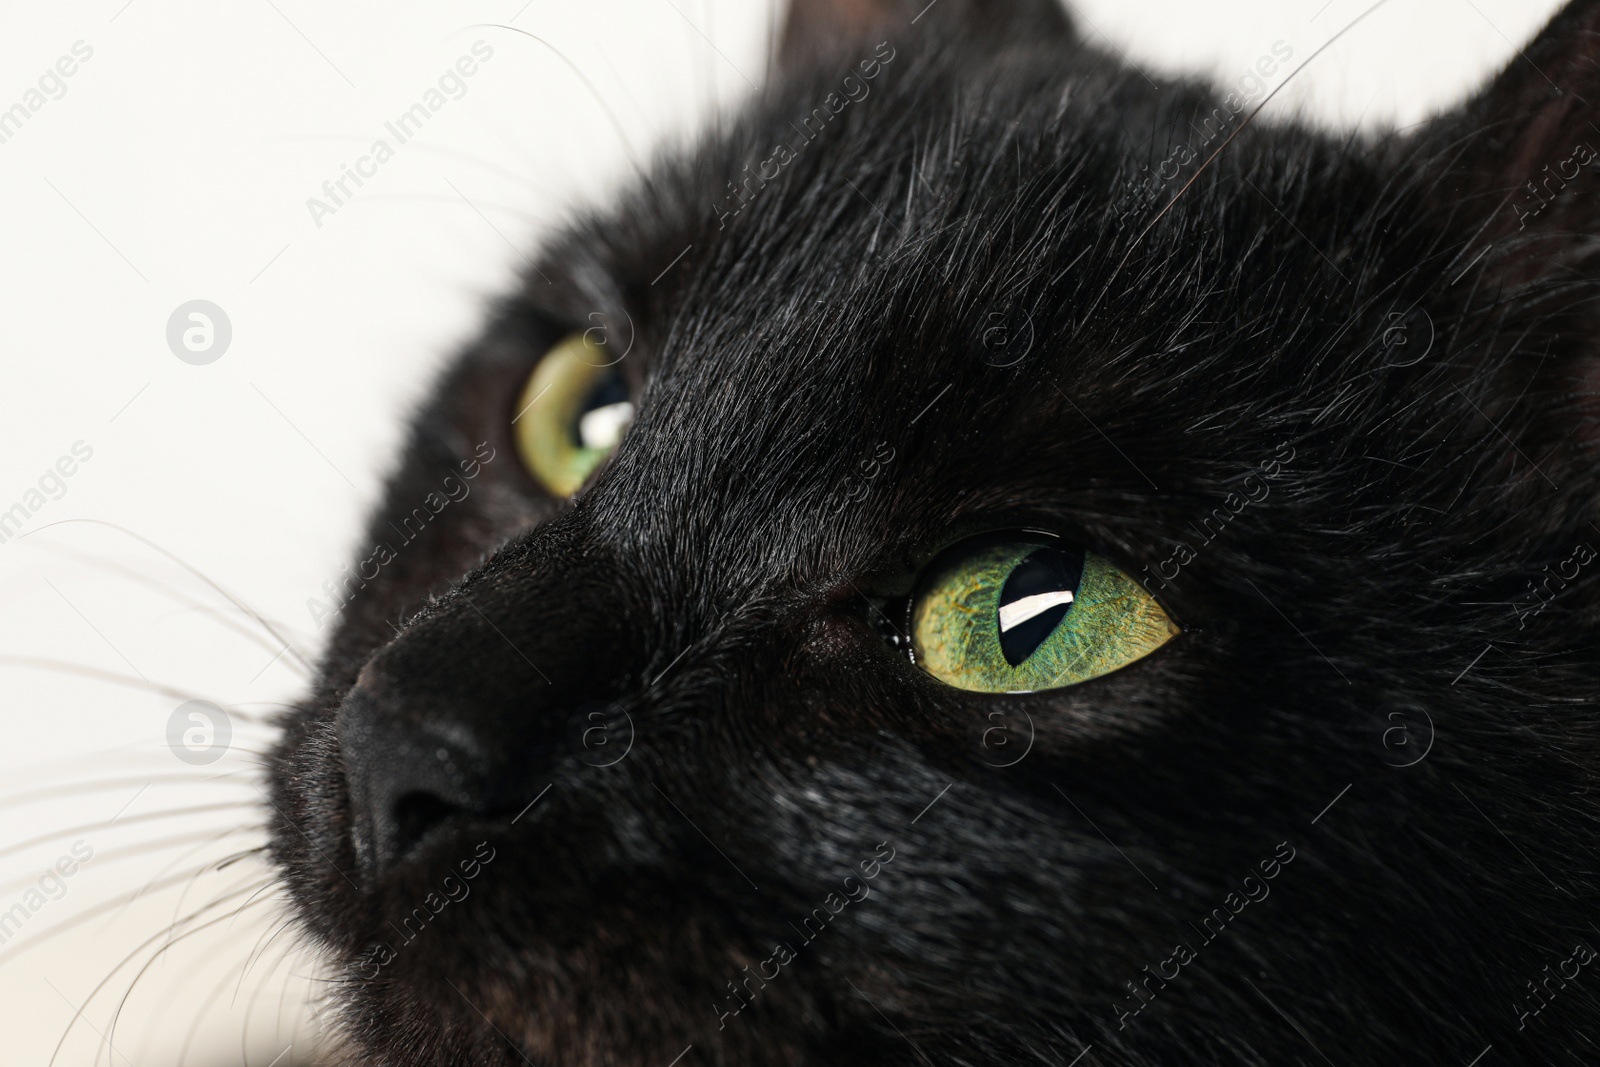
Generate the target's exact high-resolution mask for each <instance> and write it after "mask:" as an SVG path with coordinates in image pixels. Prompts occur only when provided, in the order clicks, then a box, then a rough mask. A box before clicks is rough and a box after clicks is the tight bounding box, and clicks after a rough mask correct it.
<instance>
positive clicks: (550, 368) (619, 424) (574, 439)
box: [512, 333, 633, 496]
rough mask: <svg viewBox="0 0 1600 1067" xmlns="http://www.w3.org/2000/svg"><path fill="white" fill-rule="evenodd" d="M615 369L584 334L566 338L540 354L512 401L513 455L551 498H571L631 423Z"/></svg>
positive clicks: (623, 388) (628, 403)
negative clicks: (514, 405) (514, 403)
mask: <svg viewBox="0 0 1600 1067" xmlns="http://www.w3.org/2000/svg"><path fill="white" fill-rule="evenodd" d="M614 364H615V360H610V359H608V357H607V355H606V353H605V352H604V351H603V350H602V349H601V348H600V347H599V345H598V344H597V343H595V342H594V341H592V340H591V339H590V337H589V334H588V333H574V334H570V335H568V336H567V337H565V338H563V339H562V340H561V341H560V342H559V343H558V344H556V345H555V346H554V347H552V348H551V349H550V351H549V352H547V353H545V356H544V358H543V359H542V360H540V361H539V365H538V366H537V367H535V368H534V370H533V373H532V374H531V375H530V376H529V377H528V383H527V385H525V386H524V387H523V390H522V396H521V397H520V398H519V399H518V400H517V411H518V413H517V415H516V417H515V418H514V419H513V420H512V428H513V430H514V431H515V434H516V440H517V448H518V451H519V452H521V454H522V460H523V462H524V463H526V464H527V466H528V470H529V471H531V472H532V473H533V476H534V477H535V478H537V479H539V481H540V482H541V483H543V485H544V487H545V488H546V489H548V490H549V491H550V492H551V493H552V494H554V495H556V496H571V495H572V494H573V493H576V492H577V491H578V489H579V488H581V487H582V485H583V483H584V482H585V481H586V480H587V479H588V477H589V475H590V474H592V473H593V472H594V470H595V468H596V467H598V466H600V464H601V463H603V462H605V460H606V457H608V456H610V455H611V453H612V452H614V451H616V448H617V444H618V442H619V441H620V440H621V439H622V435H623V433H624V431H626V430H627V428H628V424H629V422H630V421H632V419H633V404H632V402H631V400H630V399H629V397H628V390H627V385H626V383H625V382H624V381H623V379H622V376H621V374H620V373H619V372H618V371H617V369H616V367H615V365H614Z"/></svg>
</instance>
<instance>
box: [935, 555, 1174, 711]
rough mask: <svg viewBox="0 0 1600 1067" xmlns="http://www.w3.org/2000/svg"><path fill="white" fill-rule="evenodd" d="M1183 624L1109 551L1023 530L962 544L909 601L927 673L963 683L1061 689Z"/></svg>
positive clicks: (986, 688)
mask: <svg viewBox="0 0 1600 1067" xmlns="http://www.w3.org/2000/svg"><path fill="white" fill-rule="evenodd" d="M1178 632H1179V631H1178V627H1177V626H1176V625H1175V624H1174V623H1173V621H1172V620H1171V619H1170V618H1169V617H1168V616H1167V613H1166V612H1165V611H1163V610H1162V609H1161V605H1159V604H1157V603H1156V601H1155V598H1154V597H1152V596H1151V595H1150V594H1149V593H1147V592H1145V590H1144V588H1143V587H1142V586H1140V585H1139V583H1138V582H1136V581H1134V580H1133V579H1132V578H1130V577H1129V576H1128V575H1127V574H1126V573H1124V572H1123V571H1122V570H1121V569H1119V568H1118V567H1117V566H1116V565H1115V564H1113V563H1112V562H1111V561H1110V560H1108V559H1106V558H1105V557H1104V556H1100V555H1097V554H1096V553H1093V552H1088V551H1085V550H1083V549H1079V548H1074V547H1072V546H1069V545H1060V544H1053V543H1042V542H1041V540H1039V539H1033V538H1026V537H1023V536H1021V535H1018V536H1016V537H1010V538H1006V539H1003V540H999V541H996V540H994V539H991V538H985V539H983V540H982V541H979V542H976V543H968V544H966V545H959V546H957V547H956V548H955V549H953V550H951V551H950V552H947V553H946V554H945V555H944V556H943V557H942V558H941V559H939V560H936V561H935V562H934V564H933V565H932V566H931V567H930V569H929V572H928V575H927V576H926V577H925V578H924V580H923V582H922V583H921V586H920V589H919V591H918V593H917V594H916V595H915V596H914V597H913V598H912V604H911V642H912V647H913V649H914V650H915V652H916V661H917V663H918V664H919V665H920V666H921V667H922V668H923V670H925V671H927V672H928V673H929V674H931V675H933V676H934V677H935V678H937V679H939V680H940V681H941V682H944V683H946V684H948V685H952V686H955V687H956V688H958V689H968V690H974V691H977V692H984V693H1025V692H1035V691H1039V690H1045V689H1062V688H1066V687H1067V686H1072V685H1077V684H1078V683H1080V682H1086V681H1089V680H1090V679H1092V678H1098V677H1100V676H1101V675H1103V674H1110V673H1111V672H1112V671H1115V670H1120V669H1121V668H1123V667H1126V666H1127V665H1128V664H1130V663H1133V662H1134V661H1135V660H1139V659H1142V658H1144V657H1145V656H1148V655H1149V654H1150V653H1152V652H1154V651H1155V650H1156V649H1158V648H1160V647H1161V646H1162V645H1164V644H1166V643H1167V642H1168V641H1170V640H1171V639H1172V638H1173V637H1174V636H1176V635H1177V633H1178Z"/></svg>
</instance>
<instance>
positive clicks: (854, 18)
mask: <svg viewBox="0 0 1600 1067" xmlns="http://www.w3.org/2000/svg"><path fill="white" fill-rule="evenodd" d="M912 34H937V35H941V36H949V35H953V34H959V35H960V39H963V40H971V41H973V42H975V43H991V44H992V43H995V42H1002V41H1007V40H1011V41H1029V42H1039V41H1049V40H1052V39H1057V38H1059V39H1060V40H1061V41H1062V42H1063V43H1065V42H1066V41H1068V40H1070V39H1071V38H1072V24H1071V22H1070V21H1069V20H1068V18H1067V13H1066V9H1065V6H1064V5H1063V3H1062V0H933V2H932V3H929V2H928V0H790V3H789V13H788V16H787V17H786V18H785V19H784V23H783V36H782V38H781V40H780V43H779V46H778V65H779V66H780V67H783V68H790V67H796V66H801V65H804V64H806V63H809V62H812V61H815V60H816V59H819V58H821V57H823V56H826V55H829V54H832V53H834V52H837V51H838V50H839V49H840V48H842V47H845V46H847V45H848V44H850V43H851V42H852V41H859V40H864V39H867V38H871V39H872V40H873V41H874V42H876V41H880V40H886V41H888V43H889V44H891V45H898V44H899V43H900V42H901V41H903V40H907V39H909V37H910V35H912Z"/></svg>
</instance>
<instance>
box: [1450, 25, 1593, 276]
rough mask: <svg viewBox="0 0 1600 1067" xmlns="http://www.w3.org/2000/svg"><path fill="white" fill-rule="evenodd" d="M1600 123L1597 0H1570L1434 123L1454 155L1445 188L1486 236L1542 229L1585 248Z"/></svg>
mask: <svg viewBox="0 0 1600 1067" xmlns="http://www.w3.org/2000/svg"><path fill="white" fill-rule="evenodd" d="M1597 123H1600V0H1572V2H1571V3H1569V4H1568V5H1567V6H1566V7H1565V8H1563V9H1562V10H1561V11H1560V12H1559V13H1558V14H1557V15H1556V16H1555V17H1554V18H1553V19H1552V20H1551V21H1550V23H1549V25H1547V26H1546V27H1545V28H1544V30H1542V31H1541V32H1540V33H1539V35H1538V36H1537V37H1536V38H1534V40H1533V43H1532V44H1530V45H1529V46H1528V47H1527V48H1526V49H1524V50H1523V51H1522V52H1521V53H1520V54H1519V55H1517V56H1516V57H1514V58H1513V59H1512V60H1511V61H1510V63H1509V64H1508V65H1507V66H1506V69H1505V70H1503V71H1502V72H1501V73H1500V74H1499V75H1498V76H1497V77H1496V78H1495V79H1494V80H1493V81H1492V82H1490V84H1489V85H1488V86H1487V87H1486V88H1485V89H1484V90H1483V91H1482V92H1481V93H1479V94H1478V95H1477V96H1476V97H1475V98H1473V99H1472V100H1470V101H1469V102H1468V103H1467V105H1466V106H1465V107H1464V108H1463V109H1462V110H1461V111H1459V112H1457V113H1456V114H1455V115H1453V116H1451V117H1450V119H1449V120H1448V121H1447V122H1446V123H1445V124H1444V125H1443V126H1442V128H1441V129H1440V130H1439V131H1438V132H1441V133H1444V134H1445V136H1446V137H1447V138H1448V141H1449V146H1448V147H1446V148H1445V149H1444V150H1445V151H1446V153H1447V154H1449V153H1451V152H1453V153H1455V154H1456V155H1457V162H1456V163H1455V165H1454V166H1453V167H1452V169H1451V173H1450V176H1449V178H1448V179H1447V182H1446V184H1447V187H1448V188H1449V189H1450V191H1451V192H1452V193H1453V194H1454V197H1455V198H1456V202H1457V203H1462V204H1467V205H1475V207H1469V210H1471V211H1473V212H1474V213H1475V214H1477V215H1478V216H1479V219H1480V224H1481V225H1482V226H1483V227H1484V229H1483V232H1482V240H1484V241H1493V240H1497V239H1500V238H1504V237H1512V236H1514V235H1528V232H1529V231H1539V232H1541V233H1544V234H1549V235H1551V236H1552V237H1553V236H1555V235H1557V234H1564V236H1565V237H1566V238H1568V239H1569V240H1570V239H1572V238H1578V240H1577V241H1576V244H1577V245H1579V246H1581V247H1582V248H1584V249H1587V247H1588V246H1589V245H1590V244H1591V243H1592V242H1590V241H1589V240H1587V238H1588V237H1589V236H1590V235H1592V234H1593V233H1594V232H1595V231H1596V229H1597V228H1600V227H1597V225H1596V224H1597V223H1600V126H1597ZM1580 235H1581V236H1580ZM1539 244H1540V245H1541V246H1543V245H1544V244H1545V243H1544V242H1542V241H1541V242H1539ZM1565 252H1566V250H1564V249H1561V248H1557V247H1554V246H1544V247H1540V248H1539V254H1540V255H1541V256H1548V255H1552V254H1554V255H1556V256H1557V257H1558V258H1564V255H1565ZM1519 258H1521V257H1519Z"/></svg>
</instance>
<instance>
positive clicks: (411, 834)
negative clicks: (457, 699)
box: [337, 684, 494, 875]
mask: <svg viewBox="0 0 1600 1067" xmlns="http://www.w3.org/2000/svg"><path fill="white" fill-rule="evenodd" d="M391 689H392V687H391V686H389V685H382V686H376V687H373V686H368V685H361V684H358V685H357V686H356V687H355V688H353V689H352V690H350V692H349V694H348V695H346V697H345V699H344V701H343V702H342V703H341V704H340V705H339V711H338V716H337V724H338V730H339V743H340V747H341V749H342V751H343V753H344V764H345V775H346V779H347V784H348V786H349V795H350V808H351V815H352V820H353V825H352V828H351V833H352V837H353V840H354V843H355V849H356V855H357V857H358V859H359V861H360V863H361V866H362V869H363V871H365V872H366V873H368V874H369V875H381V874H383V873H384V872H385V871H387V870H389V869H391V868H392V867H394V866H395V865H396V864H397V863H400V862H402V861H404V860H405V859H406V858H407V857H409V856H411V855H412V854H413V853H415V852H416V851H417V850H418V848H419V847H420V846H422V845H423V844H424V843H425V842H426V841H427V840H428V839H429V835H430V834H432V833H433V832H434V831H435V830H439V829H445V830H448V828H449V827H450V824H452V822H459V821H460V820H461V819H463V818H466V817H471V816H481V815H483V814H485V813H487V812H488V811H489V810H490V808H491V805H492V803H493V799H494V798H493V796H492V790H491V787H492V769H493V768H492V762H493V761H491V760H490V759H489V757H488V754H487V752H486V751H485V745H484V743H483V741H482V740H481V739H479V738H478V737H475V736H474V735H473V734H472V733H471V732H469V731H468V730H467V729H466V728H465V727H464V725H463V724H461V723H459V722H451V721H449V720H446V719H443V718H439V719H437V720H434V721H430V719H429V717H427V716H426V715H419V714H417V713H416V710H415V709H409V708H406V707H405V706H404V703H403V701H402V700H399V699H396V695H395V694H394V693H393V692H392V691H391Z"/></svg>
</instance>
